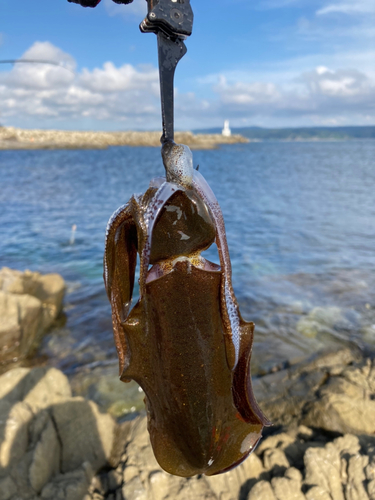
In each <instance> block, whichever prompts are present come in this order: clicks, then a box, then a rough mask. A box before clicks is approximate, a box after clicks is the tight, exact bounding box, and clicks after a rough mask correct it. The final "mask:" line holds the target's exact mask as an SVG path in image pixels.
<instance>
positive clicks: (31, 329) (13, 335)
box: [0, 267, 65, 365]
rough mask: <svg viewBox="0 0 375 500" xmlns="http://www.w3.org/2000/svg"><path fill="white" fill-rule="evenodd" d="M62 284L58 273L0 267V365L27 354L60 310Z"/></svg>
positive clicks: (63, 286) (33, 348) (63, 287)
mask: <svg viewBox="0 0 375 500" xmlns="http://www.w3.org/2000/svg"><path fill="white" fill-rule="evenodd" d="M64 293H65V283H64V280H63V279H62V277H61V276H59V275H58V274H48V275H45V276H42V275H41V274H39V273H34V272H31V271H25V272H24V273H22V272H20V271H13V270H11V269H8V268H6V267H4V268H2V269H1V270H0V317H1V318H2V321H1V325H0V345H1V346H2V348H1V349H0V364H3V365H4V364H5V363H9V362H10V361H16V360H18V359H20V358H24V357H27V356H29V355H30V354H31V353H32V352H33V350H35V348H36V346H37V345H38V343H39V342H40V340H41V337H42V336H43V334H44V333H45V331H46V330H47V329H48V328H50V326H51V325H52V324H53V322H54V320H55V319H56V318H57V316H58V314H59V313H60V312H61V308H62V302H63V298H64Z"/></svg>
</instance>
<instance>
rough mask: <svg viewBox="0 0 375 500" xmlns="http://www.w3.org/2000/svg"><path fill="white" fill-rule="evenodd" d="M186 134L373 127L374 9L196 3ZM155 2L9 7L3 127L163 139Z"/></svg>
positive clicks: (178, 88)
mask: <svg viewBox="0 0 375 500" xmlns="http://www.w3.org/2000/svg"><path fill="white" fill-rule="evenodd" d="M191 5H192V8H193V11H194V16H195V19H194V28H193V34H192V36H191V37H190V38H189V39H188V40H187V41H186V46H187V49H188V53H187V55H186V56H185V57H184V58H183V59H182V60H181V61H180V63H179V65H178V67H177V70H176V77H175V119H176V128H177V129H180V130H191V129H199V128H208V127H219V126H222V124H223V122H224V120H230V124H231V126H232V127H247V126H261V127H271V128H273V127H275V128H279V127H300V126H340V125H375V1H374V0H215V1H214V0H191ZM146 8H147V2H146V1H145V0H134V2H133V3H132V4H129V5H118V4H116V3H114V2H113V1H112V0H102V1H101V3H100V4H99V5H98V6H97V7H96V8H95V9H90V8H83V7H81V6H80V5H76V4H73V3H68V1H67V0H17V1H16V2H15V1H14V0H1V1H0V60H5V59H17V58H28V59H41V60H48V61H55V62H57V63H59V64H60V65H61V66H63V67H59V66H52V65H45V64H44V65H42V64H16V65H10V64H0V124H2V125H6V126H15V127H23V128H55V129H69V130H91V129H94V130H160V129H161V112H160V94H159V76H158V67H157V45H156V37H155V35H154V34H142V33H141V32H140V30H139V23H140V22H141V20H142V19H143V18H144V16H145V14H146Z"/></svg>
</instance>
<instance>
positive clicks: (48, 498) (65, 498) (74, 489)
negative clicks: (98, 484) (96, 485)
mask: <svg viewBox="0 0 375 500" xmlns="http://www.w3.org/2000/svg"><path fill="white" fill-rule="evenodd" d="M92 477H93V471H92V468H91V466H90V464H89V463H84V464H82V466H81V467H80V468H78V469H77V470H75V471H72V472H68V473H66V474H59V475H57V476H55V477H54V478H53V481H51V482H50V483H48V484H46V485H45V486H44V488H43V490H42V493H41V495H40V498H41V499H43V500H82V499H83V497H84V496H85V494H86V492H87V490H88V487H89V484H90V482H91V480H92Z"/></svg>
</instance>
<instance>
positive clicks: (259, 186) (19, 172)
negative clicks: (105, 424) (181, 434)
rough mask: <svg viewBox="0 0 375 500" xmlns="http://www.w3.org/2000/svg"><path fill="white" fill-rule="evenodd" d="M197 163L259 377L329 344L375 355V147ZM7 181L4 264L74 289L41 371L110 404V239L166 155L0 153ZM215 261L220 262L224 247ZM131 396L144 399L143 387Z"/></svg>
mask: <svg viewBox="0 0 375 500" xmlns="http://www.w3.org/2000/svg"><path fill="white" fill-rule="evenodd" d="M194 162H195V164H196V165H197V164H199V165H200V172H201V173H202V174H203V175H204V176H205V177H206V179H207V180H208V182H209V183H210V185H211V187H212V189H213V191H214V192H215V194H216V196H217V198H218V200H219V202H220V204H221V207H222V210H223V213H224V218H225V222H226V228H227V237H228V243H229V249H230V253H231V257H232V264H233V283H234V288H235V293H236V295H237V298H238V301H239V304H240V308H241V312H242V315H243V316H244V318H245V319H247V320H252V321H254V322H255V323H256V330H255V342H254V350H253V362H252V364H253V371H254V373H263V372H266V371H268V370H269V369H271V368H272V367H273V366H275V365H278V364H283V363H284V362H286V361H288V360H291V359H296V358H298V357H300V356H304V355H307V354H311V353H313V352H315V351H317V350H320V349H324V348H328V347H330V348H332V347H333V348H335V347H337V346H343V345H349V346H356V347H359V348H360V349H362V350H364V351H374V350H375V195H374V193H375V141H371V140H368V141H350V142H263V143H250V144H239V145H232V146H224V147H221V148H220V149H217V150H212V151H195V152H194ZM0 172H1V181H0V267H2V266H8V267H11V268H15V269H20V270H25V269H31V270H35V271H40V272H42V273H47V272H58V273H60V274H61V275H62V276H63V277H64V278H65V280H66V282H67V285H68V293H67V296H66V307H65V312H66V322H65V324H62V325H60V326H59V327H58V328H55V329H54V330H53V331H52V332H51V333H49V334H48V335H47V336H46V337H45V339H44V342H43V344H42V346H41V348H40V350H39V352H38V360H40V363H47V364H49V365H53V366H57V367H58V368H60V369H62V370H63V371H64V372H65V373H66V374H67V375H68V376H69V377H70V378H71V380H72V383H73V387H75V390H76V392H77V393H83V394H85V395H87V394H89V396H90V394H91V396H92V397H93V398H94V399H95V398H96V399H98V400H99V403H100V402H102V404H103V406H107V407H108V406H109V405H110V404H113V403H114V400H115V399H116V398H115V397H114V396H113V395H112V396H111V397H109V396H108V393H110V392H111V391H112V392H113V391H114V392H116V391H118V389H117V386H116V383H114V382H113V383H112V382H111V380H113V377H114V378H115V377H116V370H117V358H116V352H115V349H114V345H113V339H112V328H111V318H110V307H109V304H108V301H107V298H106V294H105V290H104V285H103V279H102V273H103V269H102V257H103V249H104V234H105V228H106V224H107V221H108V219H109V217H110V216H111V214H112V212H114V211H115V209H116V208H117V207H118V206H120V205H122V204H124V203H125V202H126V201H127V200H128V199H129V198H130V196H131V195H132V194H133V193H134V192H135V193H141V192H143V191H145V190H146V189H147V187H148V184H149V181H150V179H151V178H152V177H155V176H159V175H163V166H162V162H161V158H160V150H159V149H157V148H128V147H116V148H110V149H108V150H98V151H90V150H76V151H0ZM73 224H75V225H76V226H77V231H76V235H75V242H74V243H73V244H71V242H70V239H71V228H72V225H73ZM207 257H208V258H210V259H211V260H214V261H217V260H218V258H217V254H216V250H215V248H214V247H212V248H211V249H210V250H209V251H208V252H207ZM85 374H86V375H85ZM85 377H86V378H85ZM90 377H91V378H90ZM106 377H107V378H106ZM111 377H112V378H111ZM93 380H94V382H93ZM105 380H106V382H105ZM100 384H101V385H102V386H103V384H104V386H105V387H102V386H101V387H99V388H98V386H100ZM111 384H112V385H111ZM90 391H91V393H90ZM127 391H128V392H127V393H126V392H125V393H124V394H125V396H122V397H127V396H126V394H128V395H130V394H132V395H130V396H129V398H130V399H129V400H130V401H133V402H134V401H135V399H136V393H137V388H136V387H134V386H129V389H127ZM106 394H107V395H106ZM137 397H138V396H137ZM134 398H135V399H134ZM137 401H138V400H137ZM134 404H136V403H134ZM137 404H138V403H137ZM127 408H128V407H127ZM129 408H131V409H134V405H133V403H131V406H129ZM129 408H128V409H127V410H126V411H128V410H129ZM119 411H120V410H119ZM124 411H125V410H124ZM120 412H121V411H120Z"/></svg>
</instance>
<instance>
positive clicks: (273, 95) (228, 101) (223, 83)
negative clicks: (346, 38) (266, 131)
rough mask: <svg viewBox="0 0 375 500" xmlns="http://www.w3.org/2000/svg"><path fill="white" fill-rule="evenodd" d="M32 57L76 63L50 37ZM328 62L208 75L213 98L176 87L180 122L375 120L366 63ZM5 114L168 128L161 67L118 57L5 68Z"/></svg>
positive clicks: (69, 123)
mask: <svg viewBox="0 0 375 500" xmlns="http://www.w3.org/2000/svg"><path fill="white" fill-rule="evenodd" d="M26 56H27V57H28V58H33V59H36V58H38V59H43V60H47V59H48V60H52V61H55V62H58V63H60V62H63V63H64V64H65V65H66V66H67V67H69V68H74V67H75V61H74V59H73V58H72V57H71V56H70V55H69V54H66V53H64V52H63V51H61V50H60V49H59V48H57V47H55V46H53V45H52V44H50V43H48V42H43V43H42V42H36V43H35V44H34V45H33V46H32V47H31V48H30V49H29V50H28V51H27V52H26V53H25V54H24V55H23V56H22V57H26ZM323 60H324V59H321V61H323ZM339 60H340V58H339ZM341 61H342V62H343V63H349V62H353V63H354V62H355V61H356V58H355V55H354V54H352V55H350V56H349V55H348V58H347V59H346V60H345V59H344V58H341ZM358 61H359V59H358ZM324 62H325V64H324V65H322V64H321V63H320V64H319V63H318V64H316V62H315V60H314V59H306V60H304V61H303V60H301V61H293V62H289V63H288V64H285V63H284V65H282V64H280V65H279V66H277V65H273V68H272V71H271V70H269V71H263V72H262V71H261V70H260V69H259V70H258V72H257V73H256V72H250V73H248V74H247V73H246V72H237V73H227V74H223V75H221V76H216V77H215V76H214V75H208V76H207V77H205V78H204V77H202V78H201V79H200V83H199V84H198V87H197V88H202V87H203V88H205V89H206V95H209V96H210V97H209V98H207V97H206V98H205V99H204V100H203V99H201V98H199V97H197V95H196V94H194V93H193V92H190V93H185V94H180V93H179V92H178V91H177V90H176V92H175V95H176V113H175V115H176V126H177V128H183V129H187V128H200V127H205V126H213V125H218V124H221V123H222V121H223V120H224V119H230V120H231V123H232V125H242V124H243V125H246V124H258V125H264V126H288V125H296V126H297V125H311V124H334V123H336V124H367V123H370V124H371V123H372V124H373V123H375V75H374V74H370V72H368V71H366V70H365V65H363V67H362V68H361V69H350V66H349V64H348V65H347V66H346V67H344V68H343V69H337V67H336V69H332V66H331V65H330V64H329V62H328V60H327V59H326V60H324ZM314 66H315V69H311V68H312V67H314ZM296 67H299V68H300V69H299V71H298V72H296V70H295V68H296ZM358 67H361V64H359V66H358ZM333 68H334V66H333ZM0 113H1V115H0V121H1V123H3V124H7V125H17V126H28V127H34V128H37V127H40V126H43V127H50V128H59V127H61V124H63V126H64V127H65V128H71V129H79V128H92V129H118V128H122V129H154V130H157V129H159V130H160V128H161V116H160V115H161V113H160V99H159V77H158V71H157V69H156V68H155V67H153V66H141V67H135V66H132V65H130V64H124V65H123V66H120V67H117V66H115V65H114V64H113V63H112V62H106V63H105V64H104V65H103V66H102V67H101V68H94V69H93V70H88V69H84V70H82V71H80V72H79V73H75V74H74V73H72V72H71V71H67V70H64V69H63V68H61V67H57V66H50V65H42V64H32V65H31V64H30V65H16V66H14V67H13V68H12V69H11V70H10V71H7V72H1V73H0Z"/></svg>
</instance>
